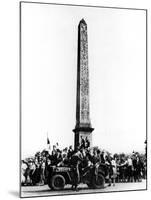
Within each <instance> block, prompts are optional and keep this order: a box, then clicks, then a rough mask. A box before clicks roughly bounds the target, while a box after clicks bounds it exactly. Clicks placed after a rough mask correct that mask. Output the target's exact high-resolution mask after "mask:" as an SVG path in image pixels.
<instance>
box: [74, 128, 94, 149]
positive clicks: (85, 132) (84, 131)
mask: <svg viewBox="0 0 151 200" xmlns="http://www.w3.org/2000/svg"><path fill="white" fill-rule="evenodd" d="M93 130H94V128H91V127H78V128H77V127H76V128H75V129H74V130H73V132H74V133H75V137H74V149H77V147H79V146H80V144H81V136H82V138H83V139H84V140H85V138H86V137H87V138H88V140H89V141H90V147H92V131H93Z"/></svg>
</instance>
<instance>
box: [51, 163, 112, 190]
mask: <svg viewBox="0 0 151 200" xmlns="http://www.w3.org/2000/svg"><path fill="white" fill-rule="evenodd" d="M107 177H108V169H107V166H106V165H105V164H100V165H99V166H98V167H97V169H96V167H94V166H89V167H86V168H84V169H81V170H80V183H84V184H87V185H88V187H89V188H93V189H101V188H104V185H105V179H106V178H107ZM73 179H74V174H73V171H72V168H71V167H65V166H63V167H58V166H50V168H49V175H48V180H47V182H48V186H49V187H50V188H51V189H52V190H61V189H63V188H64V187H65V185H66V184H71V185H72V181H73Z"/></svg>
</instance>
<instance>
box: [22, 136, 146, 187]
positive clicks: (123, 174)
mask: <svg viewBox="0 0 151 200" xmlns="http://www.w3.org/2000/svg"><path fill="white" fill-rule="evenodd" d="M89 145H90V144H89V140H88V139H87V138H85V140H84V139H83V138H82V136H81V144H80V145H79V146H78V147H77V148H76V149H73V148H72V146H69V147H66V148H64V149H62V150H61V149H60V148H59V144H58V143H56V145H53V146H52V149H48V150H43V151H41V152H37V153H36V154H35V155H34V156H33V157H30V158H26V159H24V160H22V163H21V184H22V185H24V186H26V185H28V186H29V185H31V186H33V185H39V186H40V185H45V184H47V179H48V173H49V167H50V166H58V167H71V166H72V165H73V162H74V163H75V162H76V161H75V160H74V159H75V158H76V160H79V161H80V162H78V163H79V164H78V170H79V174H78V176H79V179H80V171H81V170H82V169H83V168H86V167H88V166H93V167H95V166H97V164H98V163H102V164H104V165H106V166H107V168H108V171H109V173H108V183H107V184H108V186H111V185H112V186H115V184H116V183H118V182H140V181H142V179H146V156H145V154H140V153H139V152H134V151H133V152H132V153H131V154H129V155H127V154H124V153H120V154H117V153H115V154H114V155H112V154H111V153H109V152H107V151H105V150H101V149H100V148H98V147H90V146H89ZM77 158H78V159H77ZM76 165H77V163H76ZM75 179H76V180H77V175H76V177H75ZM77 181H78V182H80V181H79V180H77Z"/></svg>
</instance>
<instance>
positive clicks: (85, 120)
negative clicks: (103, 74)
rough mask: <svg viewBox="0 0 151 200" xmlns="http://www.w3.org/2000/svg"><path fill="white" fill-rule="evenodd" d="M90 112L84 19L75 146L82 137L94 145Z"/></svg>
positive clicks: (79, 63)
mask: <svg viewBox="0 0 151 200" xmlns="http://www.w3.org/2000/svg"><path fill="white" fill-rule="evenodd" d="M93 130H94V128H92V127H91V121H90V112H89V69H88V36H87V24H86V22H85V20H84V19H82V20H81V21H80V22H79V26H78V59H77V97H76V126H75V129H74V130H73V131H74V133H75V138H74V148H77V147H78V146H79V145H80V144H81V138H83V139H84V140H85V139H86V138H87V139H88V140H89V142H90V146H91V145H92V131H93Z"/></svg>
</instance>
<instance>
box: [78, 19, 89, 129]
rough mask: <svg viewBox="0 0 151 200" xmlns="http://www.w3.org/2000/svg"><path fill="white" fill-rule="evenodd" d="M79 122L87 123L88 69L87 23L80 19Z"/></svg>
mask: <svg viewBox="0 0 151 200" xmlns="http://www.w3.org/2000/svg"><path fill="white" fill-rule="evenodd" d="M79 29H80V49H79V50H80V58H79V59H80V62H79V64H80V73H79V76H80V124H83V125H85V124H89V125H90V118H89V71H88V36H87V24H86V22H85V21H84V20H81V21H80V26H79Z"/></svg>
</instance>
